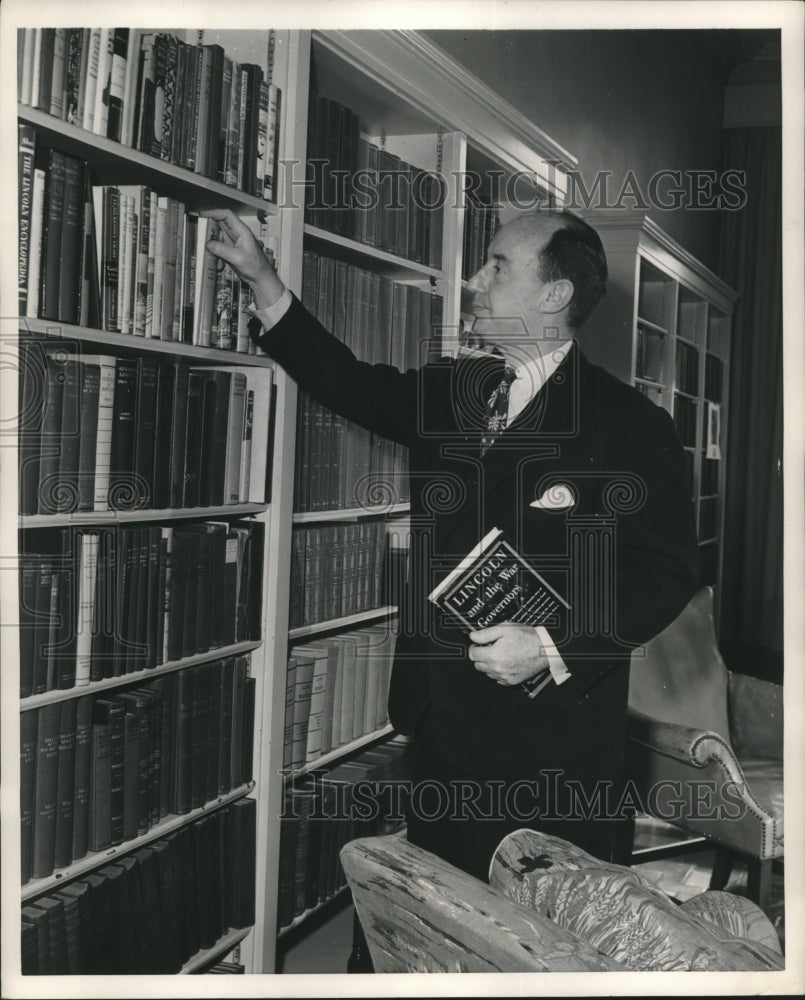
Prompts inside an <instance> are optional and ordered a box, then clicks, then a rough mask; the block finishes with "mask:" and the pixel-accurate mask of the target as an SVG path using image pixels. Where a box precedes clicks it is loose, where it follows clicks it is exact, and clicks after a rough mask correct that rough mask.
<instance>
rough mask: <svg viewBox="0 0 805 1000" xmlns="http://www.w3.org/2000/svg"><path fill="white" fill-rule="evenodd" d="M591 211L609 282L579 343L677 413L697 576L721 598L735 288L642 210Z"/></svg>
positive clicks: (600, 362) (631, 382)
mask: <svg viewBox="0 0 805 1000" xmlns="http://www.w3.org/2000/svg"><path fill="white" fill-rule="evenodd" d="M587 218H588V221H589V222H590V223H591V225H593V226H594V227H595V228H596V230H597V231H598V232H599V234H600V235H601V239H602V241H603V244H604V249H605V250H606V254H607V262H608V266H609V289H608V291H607V294H606V296H605V297H604V300H603V301H602V303H601V304H600V305H599V307H598V309H597V310H596V312H595V314H594V316H593V317H592V318H591V319H590V321H589V322H588V323H587V324H586V326H585V327H584V328H583V329H582V330H581V331H579V337H578V339H579V343H580V344H581V346H582V348H583V349H584V350H585V352H586V353H587V356H588V357H589V358H590V359H591V360H592V361H594V362H596V364H600V365H602V366H603V367H604V368H606V369H608V370H609V371H610V372H612V374H613V375H616V376H617V377H618V378H620V379H622V380H623V381H624V382H628V383H630V384H631V385H635V386H637V387H638V388H639V389H640V390H641V392H643V393H645V395H646V396H648V397H649V399H651V400H652V401H653V402H655V403H656V404H657V405H658V406H662V407H663V408H664V409H666V410H667V411H668V412H669V413H670V414H671V415H672V417H673V418H674V422H675V424H676V428H677V432H678V433H679V436H680V439H681V441H682V444H683V447H684V449H685V454H686V457H687V462H688V482H689V486H690V495H691V498H692V500H693V503H694V507H695V512H696V524H697V528H698V532H699V552H700V555H701V562H702V574H701V583H702V585H704V584H710V585H712V586H714V588H715V594H716V601H718V596H719V590H720V587H719V584H720V582H721V564H722V546H723V517H724V483H725V469H726V457H727V452H726V448H727V434H728V430H729V427H728V417H729V364H730V337H731V328H732V313H733V309H734V305H735V302H736V299H737V295H736V293H735V292H734V291H733V290H732V289H731V288H729V287H728V286H727V285H726V284H725V283H724V282H723V281H721V279H720V278H718V277H717V276H716V275H715V274H713V273H712V272H711V271H710V270H709V269H708V268H706V267H705V266H704V265H703V264H702V263H701V262H700V261H698V260H696V259H695V258H694V257H693V256H692V255H691V254H689V253H688V252H687V251H686V250H685V249H684V248H683V247H681V246H680V245H679V244H678V243H677V242H676V241H675V240H673V239H671V237H669V236H668V235H667V234H666V233H665V232H663V230H662V229H661V228H660V226H658V225H657V224H656V223H655V222H654V221H653V220H652V219H650V218H649V217H648V216H646V215H643V214H641V213H633V212H606V211H598V212H590V213H588V214H587ZM714 411H715V412H714ZM708 445H709V450H708ZM716 456H720V457H716ZM717 606H718V605H717Z"/></svg>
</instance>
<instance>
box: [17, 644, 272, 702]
mask: <svg viewBox="0 0 805 1000" xmlns="http://www.w3.org/2000/svg"><path fill="white" fill-rule="evenodd" d="M262 645H263V641H262V639H260V640H257V639H255V640H252V641H250V642H238V643H236V644H235V645H234V646H221V647H220V649H210V650H208V651H207V652H206V653H196V655H195V656H186V657H184V658H183V659H181V660H173V661H172V662H170V663H163V664H162V665H161V666H159V667H153V668H152V669H148V670H136V671H134V673H131V674H123V675H122V676H121V677H107V678H104V680H102V681H91V682H90V683H89V684H81V685H79V686H77V687H71V688H66V689H64V690H57V691H45V692H43V693H42V694H32V695H29V696H28V697H27V698H21V699H20V711H22V712H28V711H31V710H32V709H35V708H42V707H43V705H52V704H53V703H54V702H60V701H69V700H70V699H71V698H83V697H84V695H85V694H93V695H94V694H100V693H101V692H102V691H108V690H110V689H111V688H116V687H122V686H123V685H124V684H138V683H139V684H147V683H148V682H149V681H151V680H153V679H154V678H155V677H162V676H163V674H171V673H174V672H175V671H176V670H185V669H186V668H187V667H195V666H197V665H198V664H199V663H207V662H212V661H213V660H223V659H226V658H227V657H229V656H240V655H242V654H243V653H249V652H251V651H252V650H254V649H258V648H259V647H260V646H262Z"/></svg>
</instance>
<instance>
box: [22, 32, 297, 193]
mask: <svg viewBox="0 0 805 1000" xmlns="http://www.w3.org/2000/svg"><path fill="white" fill-rule="evenodd" d="M17 46H18V50H17V88H18V95H19V100H20V101H21V103H23V104H27V105H30V106H31V107H34V108H38V109H40V110H41V111H44V112H46V113H47V114H50V115H53V116H54V117H56V118H60V119H61V120H62V121H66V122H69V123H70V124H72V125H77V126H78V127H79V128H84V129H86V130H87V131H89V132H92V133H93V134H95V135H100V136H104V137H106V138H109V139H112V140H114V141H115V142H120V143H122V144H123V145H125V146H129V147H132V148H134V149H137V150H140V151H141V152H143V153H147V154H149V155H150V156H155V157H158V158H159V159H162V160H166V161H168V162H170V163H174V164H176V165H178V166H180V167H186V168H187V169H188V170H193V171H195V172H196V173H199V174H202V175H203V176H205V177H208V178H210V179H211V180H215V181H219V182H220V183H222V184H228V185H230V186H232V187H236V188H238V189H239V190H241V191H245V192H247V193H248V194H252V195H256V196H258V197H261V198H266V199H269V200H274V199H275V196H276V169H277V151H278V149H279V123H280V112H281V97H282V94H281V91H280V90H279V88H278V87H277V86H276V85H275V84H274V83H273V82H272V81H271V79H270V76H269V77H267V76H266V74H265V73H264V71H263V69H262V67H261V66H259V65H256V64H254V63H240V62H238V61H237V60H234V59H231V58H230V57H229V56H227V55H226V54H225V52H224V50H223V48H222V47H221V46H220V45H193V44H190V43H188V42H187V41H185V40H183V39H182V38H181V37H179V36H177V35H175V34H169V33H167V32H156V31H145V30H140V29H136V28H133V29H129V28H25V29H20V30H19V31H18V36H17Z"/></svg>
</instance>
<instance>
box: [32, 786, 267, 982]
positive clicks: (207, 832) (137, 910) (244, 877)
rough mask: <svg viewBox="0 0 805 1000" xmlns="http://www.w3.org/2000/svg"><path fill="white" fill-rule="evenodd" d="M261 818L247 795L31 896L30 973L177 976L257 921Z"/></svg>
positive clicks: (253, 802) (253, 801) (254, 804)
mask: <svg viewBox="0 0 805 1000" xmlns="http://www.w3.org/2000/svg"><path fill="white" fill-rule="evenodd" d="M256 820H257V807H256V802H255V800H254V799H241V800H239V801H238V802H234V803H232V804H231V805H229V806H227V807H225V808H222V809H219V810H216V811H214V812H212V813H210V814H209V815H206V816H203V817H201V818H200V819H198V820H197V821H196V822H195V823H192V824H191V825H189V826H187V827H184V828H183V829H181V830H178V831H176V832H175V833H171V834H169V835H168V836H166V837H164V838H162V839H160V840H157V841H154V842H153V843H151V844H149V845H147V846H144V847H141V848H139V849H138V850H136V851H133V852H132V853H130V854H126V855H124V856H123V857H120V858H116V859H114V860H113V861H111V863H110V864H107V865H104V866H103V867H101V868H99V869H97V870H96V871H94V872H92V873H91V874H89V875H85V876H84V877H83V878H81V879H78V880H76V881H74V882H69V883H68V884H66V885H64V886H60V887H59V888H58V889H57V890H55V891H53V892H51V893H49V894H47V895H44V896H39V897H37V898H36V899H35V900H33V901H32V902H30V903H27V904H26V905H24V906H23V907H22V972H23V975H64V974H74V975H87V974H94V975H114V974H144V973H177V972H179V971H180V970H181V968H182V966H183V965H184V964H185V963H186V962H187V961H188V960H189V959H190V958H192V956H193V955H195V954H197V953H198V952H199V951H201V950H202V949H205V948H211V947H212V946H213V945H214V944H215V942H216V941H218V940H219V939H220V938H221V937H222V936H223V935H224V933H226V932H227V931H228V930H235V929H238V928H243V927H249V926H251V925H252V924H253V923H254V918H255V848H256V838H257V825H256Z"/></svg>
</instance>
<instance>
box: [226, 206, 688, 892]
mask: <svg viewBox="0 0 805 1000" xmlns="http://www.w3.org/2000/svg"><path fill="white" fill-rule="evenodd" d="M214 217H215V218H217V219H218V220H219V223H220V239H219V241H216V242H213V243H210V244H208V247H209V249H210V250H211V251H212V252H213V253H215V254H217V255H218V256H219V257H221V258H222V259H224V260H226V261H228V262H229V263H231V264H232V265H233V266H234V267H235V268H236V269H237V270H238V272H239V273H240V274H241V276H242V277H243V278H245V279H246V280H247V281H249V283H250V284H251V286H252V289H253V292H254V297H255V311H256V315H257V316H258V318H259V319H260V320H261V322H262V324H263V327H264V332H263V333H262V334H261V335H260V336H259V337H258V343H259V344H260V345H261V346H262V347H263V348H264V349H265V350H266V351H267V352H268V354H270V355H271V356H272V357H273V358H275V359H276V360H277V362H278V363H279V364H281V365H282V366H283V367H284V368H285V369H286V370H287V371H288V373H289V374H290V375H291V376H292V377H293V378H295V379H296V380H297V381H298V382H299V383H300V385H301V386H302V387H303V388H305V389H307V390H308V391H309V392H310V393H311V394H312V395H314V396H316V397H317V398H318V399H320V400H321V401H322V402H323V403H325V404H326V405H327V406H330V407H331V408H332V409H334V410H336V411H337V412H339V413H341V414H343V415H344V416H345V417H347V418H348V419H350V420H354V421H356V422H357V423H360V424H362V425H364V426H366V427H369V428H370V429H371V430H372V431H374V432H375V433H377V434H380V435H382V436H384V437H387V438H390V439H392V440H394V441H398V442H400V443H401V444H403V445H405V446H407V447H408V448H409V449H410V489H411V527H412V541H411V546H412V548H411V571H410V573H409V583H408V586H407V591H406V595H405V599H404V601H403V608H402V613H401V620H402V623H403V625H402V630H401V634H400V636H399V638H398V642H397V651H396V655H395V663H394V669H393V673H392V679H391V689H390V695H389V715H390V718H391V721H392V723H393V724H394V725H395V726H396V727H397V728H398V729H400V730H401V731H403V732H409V733H414V734H415V737H414V746H413V777H414V788H413V795H412V800H411V808H410V811H409V816H408V836H409V839H411V840H412V841H414V842H415V843H418V844H419V845H420V846H423V847H425V848H426V849H429V850H431V851H433V852H434V853H437V854H439V855H441V856H442V857H444V858H445V859H446V860H448V861H450V862H451V863H453V864H456V865H458V866H459V867H461V868H463V869H465V870H467V871H469V872H471V873H473V874H475V875H477V876H479V877H482V878H486V876H487V868H488V863H489V859H490V858H491V855H492V853H493V851H494V849H495V846H496V845H497V843H498V842H499V841H500V839H501V838H502V837H503V836H504V835H505V834H506V833H507V832H509V831H511V830H512V829H516V828H517V827H521V826H533V827H536V828H541V829H545V830H546V831H547V832H550V833H554V834H556V835H558V836H562V837H565V838H566V839H568V840H571V841H573V842H574V843H577V844H578V845H579V846H581V847H583V848H585V849H586V850H589V851H590V852H591V853H593V854H596V855H598V856H600V857H603V858H610V859H611V858H613V857H616V856H617V855H618V848H619V843H618V840H619V830H621V829H622V824H621V823H619V822H618V819H617V813H618V809H617V808H616V807H617V806H618V805H619V800H620V795H621V791H622V788H623V778H622V769H623V757H624V746H625V724H626V707H627V695H628V677H629V655H630V651H631V650H632V649H633V648H634V647H635V646H637V645H639V644H641V643H643V642H645V641H647V640H648V639H650V638H652V637H653V636H654V635H656V634H657V633H658V632H660V631H661V630H662V629H663V628H664V627H665V626H666V625H668V624H669V623H670V622H671V621H673V619H674V618H675V617H676V616H677V615H678V614H679V612H680V611H681V610H682V608H683V607H684V606H685V604H686V603H687V601H688V600H689V599H690V597H691V596H692V595H693V593H694V589H695V585H696V575H697V545H696V537H695V530H694V526H693V517H692V509H691V508H692V505H691V502H690V498H689V495H688V490H687V486H686V477H685V467H684V455H683V452H682V448H681V446H680V444H679V441H678V439H677V437H676V434H675V431H674V427H673V423H672V421H671V419H670V417H669V415H668V414H667V413H666V412H665V411H663V410H661V409H660V408H658V407H656V406H655V405H654V404H653V403H651V402H650V401H649V400H647V399H646V398H645V397H644V396H642V395H641V394H640V393H639V392H637V391H636V390H635V389H633V388H631V387H629V386H626V385H624V384H623V383H621V382H620V381H618V380H617V379H615V378H613V377H612V376H610V375H609V374H607V373H606V372H605V371H604V370H603V369H601V368H598V367H596V366H594V365H592V364H590V363H589V362H588V361H587V360H586V358H585V357H584V356H583V354H582V353H581V351H580V350H579V348H578V346H577V345H576V344H575V342H574V332H575V330H576V329H577V328H578V327H579V326H580V325H581V324H582V323H584V322H585V320H587V318H588V317H589V316H590V315H591V314H592V313H593V311H594V309H595V306H596V304H597V302H598V301H599V299H600V298H601V296H602V295H603V294H604V291H605V289H606V280H607V271H606V259H605V255H604V251H603V248H602V246H601V242H600V239H599V238H598V235H597V234H596V233H595V231H594V230H593V229H591V227H590V226H588V225H587V224H586V223H584V222H583V221H582V220H580V219H577V218H576V217H575V216H572V215H570V214H569V213H541V214H535V215H531V216H524V217H522V218H520V219H518V220H516V221H515V222H512V223H510V224H509V225H507V226H504V227H503V228H502V229H500V230H499V232H498V233H497V234H496V236H495V238H494V240H493V241H492V244H491V245H490V248H489V253H488V258H487V263H486V264H485V265H484V266H483V267H482V268H481V270H480V271H478V273H477V274H476V275H475V276H474V277H473V278H472V280H471V281H470V283H469V289H470V291H471V292H472V293H473V295H474V312H475V314H476V321H475V328H474V334H475V336H476V337H478V338H479V339H482V340H483V341H486V342H487V343H489V344H493V345H495V349H496V352H497V354H502V355H503V356H504V359H505V360H501V359H500V358H498V357H496V355H495V354H482V355H481V356H480V357H479V358H477V359H474V360H458V361H456V360H454V359H451V358H445V359H442V360H440V361H438V362H435V363H430V364H426V365H424V366H423V367H422V368H420V370H418V371H414V370H410V371H408V372H405V373H402V372H399V371H397V370H396V369H394V368H392V367H390V366H388V365H370V364H366V363H363V362H359V361H357V360H356V359H355V357H354V355H353V354H352V353H351V352H350V351H349V350H348V349H347V348H346V347H345V346H344V345H343V344H341V343H340V342H339V341H337V340H336V339H335V338H333V337H331V336H330V335H329V334H328V333H327V332H326V331H325V330H324V329H323V328H322V327H321V326H320V324H319V323H318V322H317V321H316V320H315V319H314V318H313V317H312V316H311V315H310V314H309V313H308V312H307V311H306V310H305V309H304V308H303V307H302V306H301V304H300V303H299V302H298V301H297V300H296V299H295V298H294V297H293V296H291V295H290V293H289V292H287V291H286V290H285V289H284V287H283V286H282V284H281V282H280V281H279V279H278V278H277V277H276V275H275V274H274V273H273V271H272V270H271V268H270V267H269V266H268V265H267V263H266V262H265V260H264V258H263V256H262V253H261V252H260V250H259V248H258V247H257V245H256V243H255V241H254V239H253V238H252V236H251V234H250V233H249V231H248V230H247V229H246V227H245V226H243V224H242V223H240V222H239V220H237V219H236V218H235V217H234V216H233V215H232V214H231V213H227V212H220V213H214ZM599 335H600V336H602V337H605V336H606V331H603V330H602V331H600V333H599ZM501 404H503V405H501ZM492 528H500V529H502V530H503V531H504V532H505V534H506V535H507V536H508V537H509V539H510V540H511V541H512V542H513V544H514V546H515V548H516V549H517V550H518V551H519V553H520V554H521V555H522V556H523V557H524V558H525V559H526V561H528V562H529V563H530V564H531V565H533V566H534V568H535V569H537V570H538V572H540V573H541V574H542V575H543V577H544V578H545V579H547V580H548V582H549V583H551V584H552V585H553V586H554V587H555V589H556V590H557V591H558V592H560V593H561V594H563V595H564V596H565V597H566V598H567V601H568V603H569V605H570V607H571V612H570V614H569V616H568V621H567V624H566V625H565V626H564V627H563V629H562V631H561V633H560V632H554V633H553V634H551V633H549V632H548V631H547V630H545V629H534V628H531V627H529V626H519V625H501V626H496V627H491V628H484V629H480V630H478V631H476V632H474V633H471V634H470V636H469V639H470V642H469V644H468V642H467V637H466V635H465V634H464V633H462V631H461V630H460V629H458V628H457V627H455V626H453V625H451V623H450V622H448V621H445V620H444V619H443V617H442V616H440V615H439V614H438V613H436V612H435V610H434V607H433V605H432V603H431V602H429V601H428V596H427V595H428V594H429V593H430V591H431V590H432V589H433V587H434V586H435V585H436V584H437V583H439V582H440V581H441V580H442V579H443V578H444V576H445V575H446V574H447V572H448V571H449V570H451V569H453V568H454V567H455V566H456V565H457V564H458V562H459V561H460V560H461V559H462V558H463V557H464V556H465V555H466V554H467V553H468V552H469V551H470V550H471V549H472V548H473V547H474V546H475V545H476V544H477V543H478V541H479V540H480V539H481V538H482V537H483V536H484V535H485V534H486V533H487V532H488V531H490V530H491V529H492ZM546 666H548V667H550V668H551V672H552V674H553V677H554V680H553V682H552V683H550V684H548V686H547V687H545V688H544V689H543V690H542V691H541V692H540V693H539V694H537V695H536V697H533V698H532V697H529V695H528V694H527V693H526V692H525V690H524V689H523V683H524V682H526V683H527V682H528V680H529V679H530V678H533V677H534V676H535V675H537V674H538V673H539V672H541V671H542V670H544V668H545V667H546ZM568 671H569V676H568ZM631 804H632V805H634V803H631Z"/></svg>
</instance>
